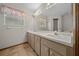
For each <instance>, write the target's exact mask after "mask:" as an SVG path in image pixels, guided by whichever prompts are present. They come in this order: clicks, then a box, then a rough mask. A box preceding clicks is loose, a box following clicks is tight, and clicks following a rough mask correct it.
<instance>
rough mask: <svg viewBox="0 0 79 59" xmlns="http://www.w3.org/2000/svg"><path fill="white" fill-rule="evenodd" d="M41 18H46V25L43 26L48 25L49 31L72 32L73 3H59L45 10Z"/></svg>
mask: <svg viewBox="0 0 79 59" xmlns="http://www.w3.org/2000/svg"><path fill="white" fill-rule="evenodd" d="M40 16H43V17H44V16H45V17H46V18H45V19H46V21H42V22H43V23H44V24H43V25H42V26H44V25H46V29H45V30H47V31H58V32H72V30H73V19H72V4H71V3H64V4H61V3H57V4H55V5H54V6H52V7H51V8H49V9H46V10H44V11H43V12H42V13H41V15H40ZM42 20H43V19H42ZM40 21H41V20H40ZM39 25H41V23H40V24H39ZM43 30H44V29H43Z"/></svg>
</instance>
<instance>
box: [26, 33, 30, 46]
mask: <svg viewBox="0 0 79 59" xmlns="http://www.w3.org/2000/svg"><path fill="white" fill-rule="evenodd" d="M27 41H28V43H29V45H30V44H31V43H30V42H31V40H30V33H27Z"/></svg>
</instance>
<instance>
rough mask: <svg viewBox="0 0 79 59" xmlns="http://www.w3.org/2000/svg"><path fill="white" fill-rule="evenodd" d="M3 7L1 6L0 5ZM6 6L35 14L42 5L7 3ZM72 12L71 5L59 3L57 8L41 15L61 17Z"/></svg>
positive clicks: (47, 10)
mask: <svg viewBox="0 0 79 59" xmlns="http://www.w3.org/2000/svg"><path fill="white" fill-rule="evenodd" d="M0 5H1V4H0ZM5 5H8V6H11V7H13V8H16V9H19V10H22V11H25V12H27V11H28V12H29V13H31V14H33V12H35V11H36V10H37V9H39V7H40V6H42V3H6V4H5ZM68 11H69V12H70V11H71V4H70V3H57V4H56V5H55V6H53V7H51V8H49V9H45V10H44V11H43V12H42V14H41V15H43V16H59V15H62V14H64V13H66V12H68Z"/></svg>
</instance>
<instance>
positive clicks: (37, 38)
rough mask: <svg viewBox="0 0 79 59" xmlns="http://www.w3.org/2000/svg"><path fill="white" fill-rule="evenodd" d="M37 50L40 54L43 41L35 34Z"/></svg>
mask: <svg viewBox="0 0 79 59" xmlns="http://www.w3.org/2000/svg"><path fill="white" fill-rule="evenodd" d="M35 51H36V53H37V54H38V55H40V52H41V41H40V37H38V36H35Z"/></svg>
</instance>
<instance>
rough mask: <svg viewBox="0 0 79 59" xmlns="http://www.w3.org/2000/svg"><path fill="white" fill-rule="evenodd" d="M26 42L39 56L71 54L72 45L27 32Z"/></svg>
mask: <svg viewBox="0 0 79 59" xmlns="http://www.w3.org/2000/svg"><path fill="white" fill-rule="evenodd" d="M27 36H28V37H27V39H28V43H29V44H30V46H31V47H32V48H33V50H34V51H35V52H36V54H37V55H39V56H40V55H41V56H73V55H74V53H73V47H70V46H66V45H64V44H61V43H58V42H54V41H51V40H49V39H46V38H43V37H40V36H38V35H35V34H32V33H28V34H27Z"/></svg>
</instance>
